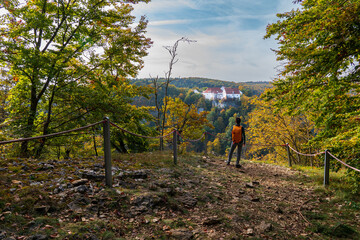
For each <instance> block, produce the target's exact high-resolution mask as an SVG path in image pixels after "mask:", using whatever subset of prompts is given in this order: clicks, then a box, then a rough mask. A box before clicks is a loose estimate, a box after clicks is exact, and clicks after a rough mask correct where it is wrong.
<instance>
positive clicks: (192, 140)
mask: <svg viewBox="0 0 360 240" xmlns="http://www.w3.org/2000/svg"><path fill="white" fill-rule="evenodd" d="M176 133H177V135H178V136H179V137H181V139H182V140H183V141H184V142H199V141H201V140H202V139H203V138H204V136H205V134H206V133H207V132H203V133H202V135H201V137H199V138H198V139H188V138H184V137H183V136H182V135H181V133H179V132H178V131H176Z"/></svg>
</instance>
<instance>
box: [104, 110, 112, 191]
mask: <svg viewBox="0 0 360 240" xmlns="http://www.w3.org/2000/svg"><path fill="white" fill-rule="evenodd" d="M104 120H105V121H104V125H103V136H104V159H105V183H106V186H108V187H112V173H111V147H110V121H109V118H108V117H104Z"/></svg>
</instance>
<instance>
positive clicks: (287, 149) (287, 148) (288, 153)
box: [286, 143, 292, 167]
mask: <svg viewBox="0 0 360 240" xmlns="http://www.w3.org/2000/svg"><path fill="white" fill-rule="evenodd" d="M286 151H287V155H288V161H289V167H292V163H291V155H290V147H289V144H288V143H287V144H286Z"/></svg>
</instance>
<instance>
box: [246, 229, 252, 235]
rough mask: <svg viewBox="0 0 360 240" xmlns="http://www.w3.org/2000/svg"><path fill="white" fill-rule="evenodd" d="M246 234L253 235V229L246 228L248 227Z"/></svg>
mask: <svg viewBox="0 0 360 240" xmlns="http://www.w3.org/2000/svg"><path fill="white" fill-rule="evenodd" d="M246 234H247V235H249V236H252V235H254V229H252V228H248V229H247V230H246Z"/></svg>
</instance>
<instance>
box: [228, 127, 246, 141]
mask: <svg viewBox="0 0 360 240" xmlns="http://www.w3.org/2000/svg"><path fill="white" fill-rule="evenodd" d="M231 135H232V141H233V142H234V143H239V142H241V141H242V140H245V139H242V137H243V135H244V133H243V127H242V126H236V125H235V126H234V127H233V129H232V131H231Z"/></svg>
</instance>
